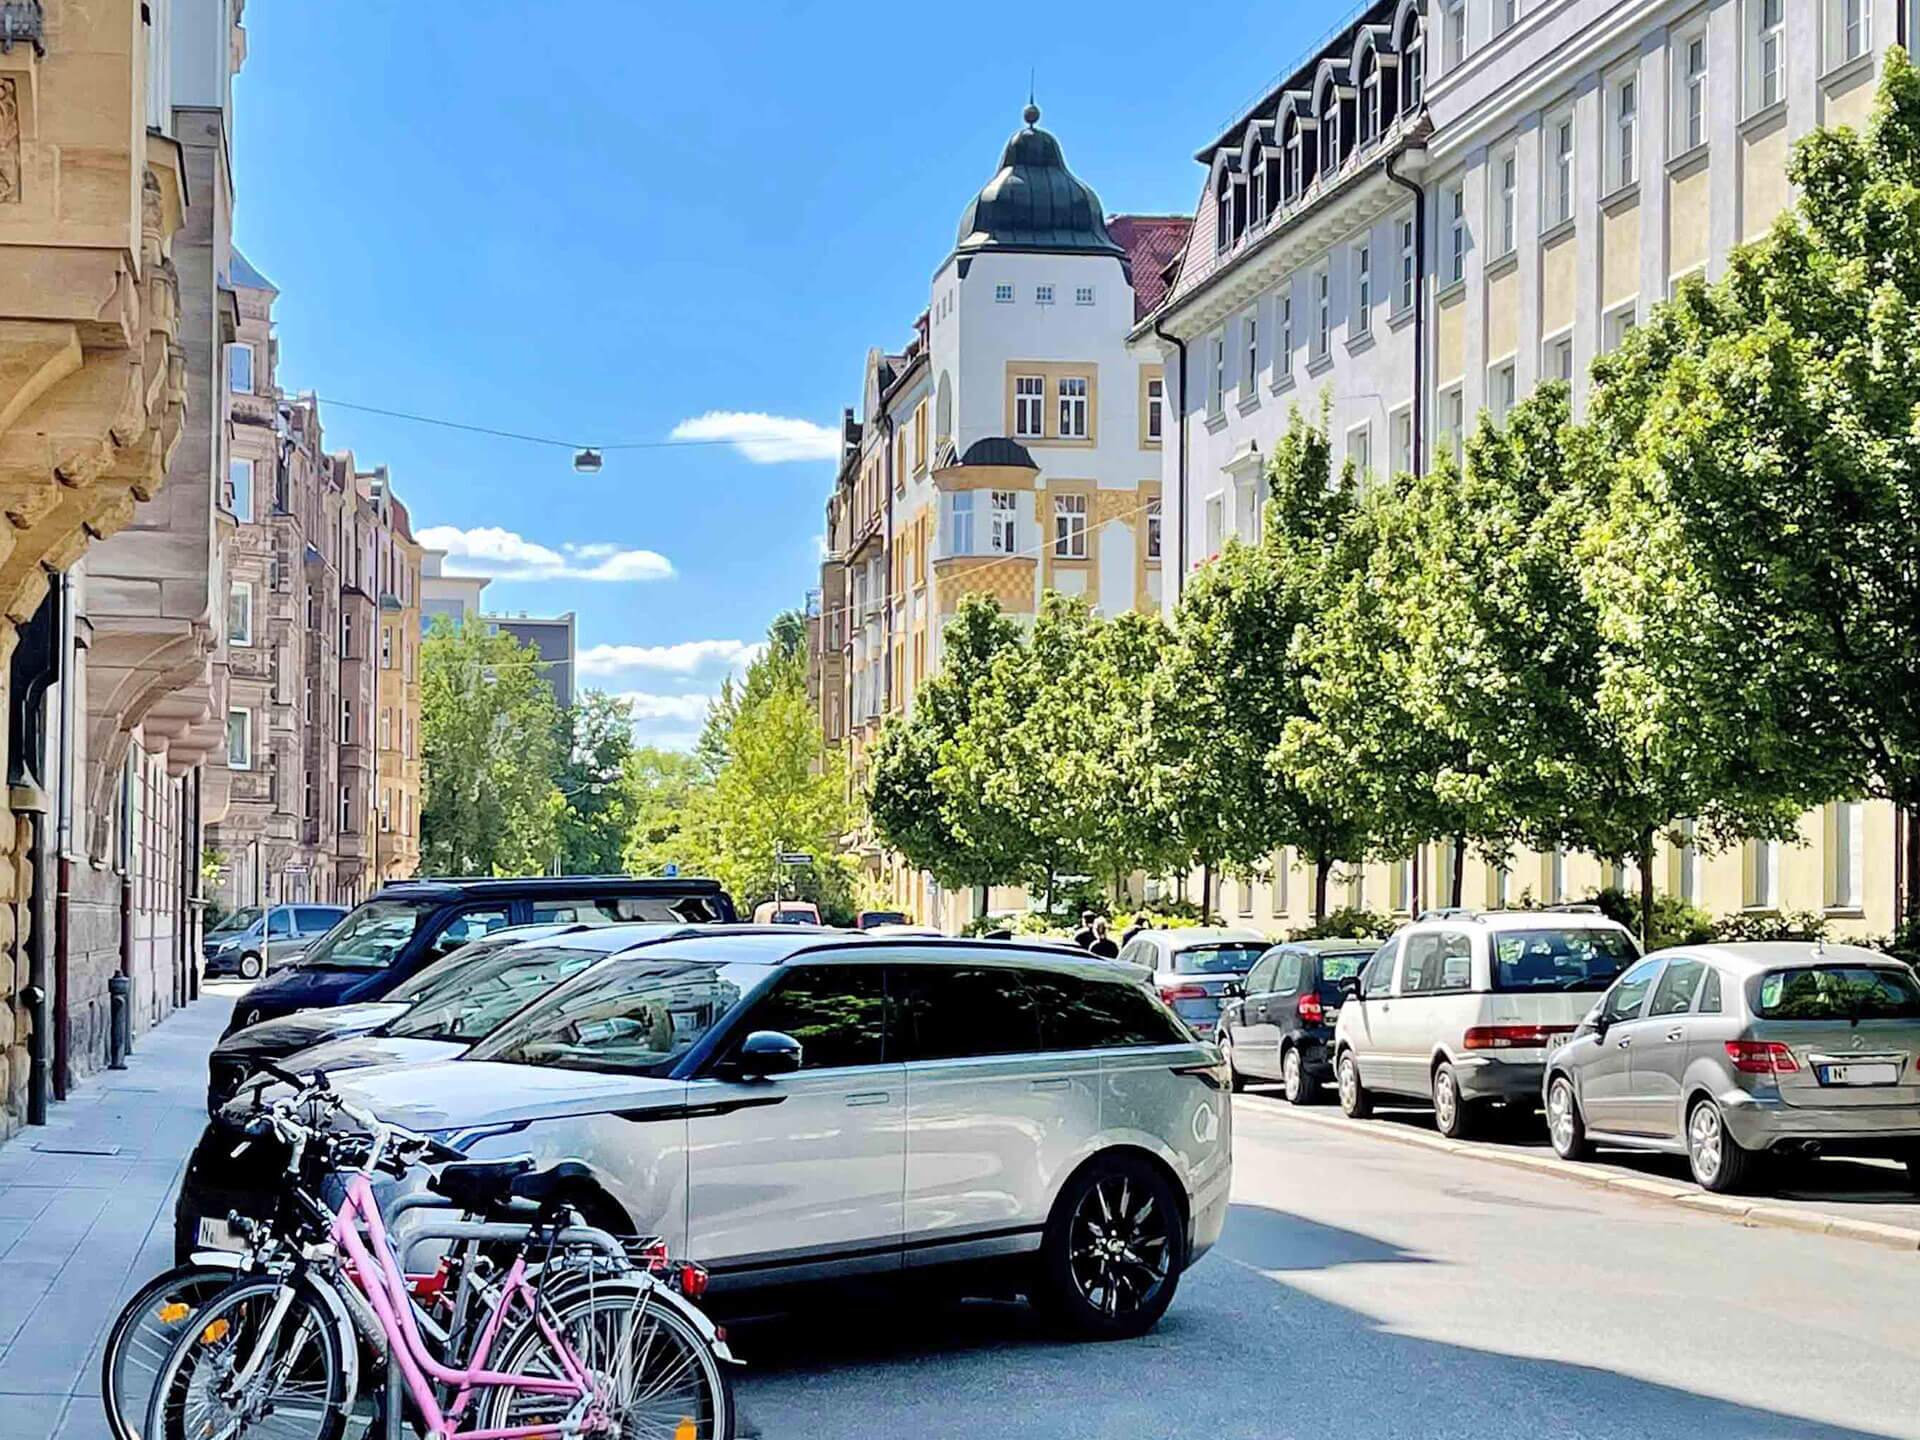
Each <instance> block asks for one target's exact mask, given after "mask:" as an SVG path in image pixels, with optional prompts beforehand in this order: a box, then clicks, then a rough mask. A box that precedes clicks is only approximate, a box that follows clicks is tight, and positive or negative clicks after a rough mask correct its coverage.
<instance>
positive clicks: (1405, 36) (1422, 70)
mask: <svg viewBox="0 0 1920 1440" xmlns="http://www.w3.org/2000/svg"><path fill="white" fill-rule="evenodd" d="M1400 56H1401V59H1400V109H1401V112H1402V113H1403V114H1409V115H1410V114H1412V113H1413V112H1414V111H1415V110H1418V109H1419V108H1420V102H1421V99H1422V97H1423V95H1424V93H1425V90H1424V87H1425V84H1426V68H1427V27H1426V26H1425V25H1424V24H1423V23H1422V22H1421V19H1420V12H1419V11H1418V10H1412V11H1409V12H1408V13H1407V23H1406V28H1405V29H1404V30H1402V31H1401V34H1400Z"/></svg>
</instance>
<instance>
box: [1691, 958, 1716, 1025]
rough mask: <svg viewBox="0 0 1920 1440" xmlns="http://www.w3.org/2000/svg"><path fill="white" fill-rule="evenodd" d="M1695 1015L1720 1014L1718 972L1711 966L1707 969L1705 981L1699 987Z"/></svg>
mask: <svg viewBox="0 0 1920 1440" xmlns="http://www.w3.org/2000/svg"><path fill="white" fill-rule="evenodd" d="M1696 1013H1698V1014H1701V1015H1718V1014H1719V1013H1720V972H1719V971H1718V970H1715V969H1714V968H1713V967H1712V966H1708V967H1707V976H1706V980H1705V982H1704V983H1703V984H1702V985H1701V986H1700V1004H1699V1006H1698V1007H1697V1009H1696Z"/></svg>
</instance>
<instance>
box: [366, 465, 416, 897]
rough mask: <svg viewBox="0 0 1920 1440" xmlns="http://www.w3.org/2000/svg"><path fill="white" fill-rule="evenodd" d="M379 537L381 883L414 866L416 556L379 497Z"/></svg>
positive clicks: (408, 525)
mask: <svg viewBox="0 0 1920 1440" xmlns="http://www.w3.org/2000/svg"><path fill="white" fill-rule="evenodd" d="M383 503H384V509H385V512H386V513H385V518H386V522H387V523H386V526H385V528H384V530H383V532H382V534H381V537H380V547H381V548H380V565H381V569H382V572H383V574H382V578H381V582H380V663H379V677H378V680H377V686H378V690H379V703H380V728H379V732H378V734H377V735H376V737H375V745H376V747H377V749H378V754H379V760H378V766H379V775H380V800H379V809H378V817H379V818H378V826H377V829H376V831H375V837H374V868H375V871H376V873H377V875H378V878H379V880H380V883H382V884H385V883H386V882H387V881H389V880H407V879H411V878H412V877H413V875H414V874H415V873H416V872H417V871H418V870H419V868H420V670H419V659H420V560H421V546H420V544H419V543H418V542H417V541H416V540H415V539H414V538H413V524H412V521H411V519H410V518H409V516H408V514H407V507H406V506H405V505H403V504H401V502H400V501H399V500H398V499H396V498H394V497H392V496H384V497H383Z"/></svg>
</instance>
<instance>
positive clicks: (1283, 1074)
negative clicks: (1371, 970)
mask: <svg viewBox="0 0 1920 1440" xmlns="http://www.w3.org/2000/svg"><path fill="white" fill-rule="evenodd" d="M1378 948H1379V947H1378V946H1377V945H1376V944H1375V943H1374V942H1373V941H1371V940H1290V941H1288V942H1287V943H1286V944H1284V945H1276V946H1274V947H1273V948H1272V949H1271V950H1269V951H1267V953H1266V954H1264V955H1262V956H1261V957H1260V958H1259V960H1258V961H1256V962H1255V963H1254V967H1253V969H1251V970H1249V971H1248V972H1247V978H1246V980H1245V981H1243V982H1239V983H1238V986H1237V993H1234V992H1233V991H1230V992H1229V996H1228V999H1227V1000H1226V1002H1225V1003H1224V1004H1223V1005H1222V1006H1221V1007H1220V1033H1219V1041H1220V1052H1221V1054H1222V1055H1223V1056H1225V1057H1226V1060H1227V1064H1228V1066H1229V1068H1230V1069H1231V1070H1232V1072H1233V1088H1234V1089H1236V1090H1238V1089H1239V1088H1240V1087H1241V1086H1242V1085H1243V1084H1244V1083H1245V1082H1246V1081H1248V1080H1278V1081H1280V1082H1281V1084H1282V1085H1283V1086H1285V1088H1286V1096H1287V1099H1288V1100H1290V1101H1292V1102H1293V1103H1294V1104H1295V1105H1311V1104H1313V1103H1314V1102H1315V1101H1317V1100H1319V1099H1320V1097H1321V1087H1322V1086H1323V1085H1325V1084H1326V1083H1327V1082H1328V1081H1330V1080H1331V1079H1333V1054H1332V1042H1333V1022H1334V1020H1335V1018H1336V1017H1338V1015H1339V1014H1340V1002H1341V1000H1342V998H1343V995H1342V991H1341V986H1340V982H1341V981H1343V980H1350V979H1352V978H1353V977H1355V976H1357V975H1358V974H1359V973H1360V967H1361V966H1363V965H1365V964H1366V963H1367V961H1368V960H1369V959H1371V958H1372V956H1373V952H1374V951H1375V950H1376V949H1378Z"/></svg>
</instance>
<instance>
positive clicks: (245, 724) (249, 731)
mask: <svg viewBox="0 0 1920 1440" xmlns="http://www.w3.org/2000/svg"><path fill="white" fill-rule="evenodd" d="M235 720H238V721H239V722H240V729H239V736H240V741H241V744H240V752H239V754H238V755H236V754H235V753H234V745H233V741H234V733H235V732H234V727H233V722H234V721H235ZM227 768H228V769H229V770H251V769H252V768H253V711H251V710H247V709H243V708H241V707H240V706H235V707H234V708H233V709H231V710H229V711H227Z"/></svg>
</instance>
